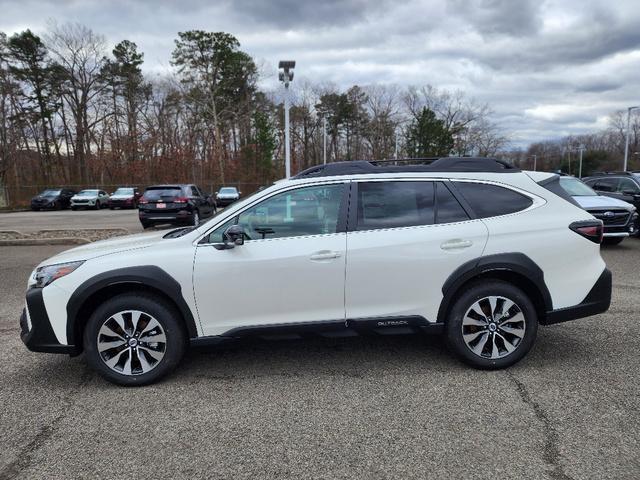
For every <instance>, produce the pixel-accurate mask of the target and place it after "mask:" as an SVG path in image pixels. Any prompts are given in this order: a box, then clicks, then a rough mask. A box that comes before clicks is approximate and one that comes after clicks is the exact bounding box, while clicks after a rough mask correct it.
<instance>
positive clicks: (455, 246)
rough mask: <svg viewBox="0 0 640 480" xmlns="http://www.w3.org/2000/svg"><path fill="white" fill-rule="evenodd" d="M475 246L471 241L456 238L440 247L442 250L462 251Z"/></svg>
mask: <svg viewBox="0 0 640 480" xmlns="http://www.w3.org/2000/svg"><path fill="white" fill-rule="evenodd" d="M472 245H473V242H472V241H471V240H462V239H460V238H455V239H453V240H447V241H446V242H444V243H443V244H441V245H440V248H441V249H442V250H462V249H464V248H469V247H470V246H472Z"/></svg>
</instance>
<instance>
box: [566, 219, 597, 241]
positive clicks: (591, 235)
mask: <svg viewBox="0 0 640 480" xmlns="http://www.w3.org/2000/svg"><path fill="white" fill-rule="evenodd" d="M569 228H570V229H571V230H573V231H574V232H576V233H577V234H578V235H582V236H583V237H584V238H586V239H587V240H591V241H592V242H593V243H602V236H603V235H604V227H603V225H602V220H582V221H579V222H573V223H572V224H571V225H569Z"/></svg>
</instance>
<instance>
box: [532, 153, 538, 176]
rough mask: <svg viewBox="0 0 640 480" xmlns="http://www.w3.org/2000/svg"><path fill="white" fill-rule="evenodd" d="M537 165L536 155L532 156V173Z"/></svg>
mask: <svg viewBox="0 0 640 480" xmlns="http://www.w3.org/2000/svg"><path fill="white" fill-rule="evenodd" d="M537 165H538V155H533V171H534V172H535V171H536V167H537Z"/></svg>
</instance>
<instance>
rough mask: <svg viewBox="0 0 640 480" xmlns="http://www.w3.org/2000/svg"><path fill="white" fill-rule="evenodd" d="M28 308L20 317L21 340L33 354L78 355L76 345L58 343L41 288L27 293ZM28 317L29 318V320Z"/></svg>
mask: <svg viewBox="0 0 640 480" xmlns="http://www.w3.org/2000/svg"><path fill="white" fill-rule="evenodd" d="M26 300H27V306H26V308H24V309H23V310H22V315H20V338H21V340H22V342H23V343H24V344H25V345H26V346H27V348H28V349H29V350H31V351H32V352H46V353H67V354H69V355H77V354H78V353H79V350H78V348H77V347H76V346H75V345H62V344H61V343H60V342H58V339H57V338H56V335H55V333H53V328H51V322H50V321H49V316H48V315H47V310H46V308H45V306H44V300H43V298H42V289H41V288H32V289H30V290H28V291H27V295H26ZM27 316H28V318H27Z"/></svg>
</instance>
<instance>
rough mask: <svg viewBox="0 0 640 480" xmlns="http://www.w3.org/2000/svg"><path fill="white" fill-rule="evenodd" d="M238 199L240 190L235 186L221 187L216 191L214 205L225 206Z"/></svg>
mask: <svg viewBox="0 0 640 480" xmlns="http://www.w3.org/2000/svg"><path fill="white" fill-rule="evenodd" d="M238 200H240V192H239V191H238V189H237V188H236V187H222V188H220V190H218V193H216V205H217V206H218V207H226V206H229V205H231V204H232V203H233V202H237V201H238Z"/></svg>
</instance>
